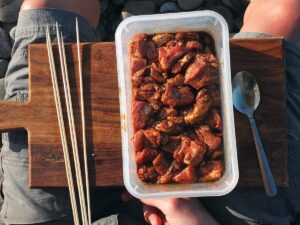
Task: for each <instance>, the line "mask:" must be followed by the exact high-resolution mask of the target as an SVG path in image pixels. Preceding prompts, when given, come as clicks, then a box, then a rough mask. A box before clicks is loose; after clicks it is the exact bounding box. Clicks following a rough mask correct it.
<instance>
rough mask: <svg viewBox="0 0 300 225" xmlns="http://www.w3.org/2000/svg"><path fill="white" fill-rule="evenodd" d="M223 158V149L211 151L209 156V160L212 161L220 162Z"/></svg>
mask: <svg viewBox="0 0 300 225" xmlns="http://www.w3.org/2000/svg"><path fill="white" fill-rule="evenodd" d="M223 156H224V150H223V149H217V150H215V151H213V152H212V153H211V154H210V158H211V159H212V160H217V159H218V160H220V159H223Z"/></svg>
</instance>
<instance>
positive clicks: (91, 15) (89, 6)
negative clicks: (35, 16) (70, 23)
mask: <svg viewBox="0 0 300 225" xmlns="http://www.w3.org/2000/svg"><path fill="white" fill-rule="evenodd" d="M38 8H57V9H64V10H67V11H72V12H75V13H77V14H79V15H81V16H83V17H85V18H86V19H87V20H88V21H89V22H90V24H91V25H92V26H93V27H94V28H96V27H97V24H98V22H99V19H100V5H99V1H98V0H24V2H23V4H22V7H21V10H26V9H38Z"/></svg>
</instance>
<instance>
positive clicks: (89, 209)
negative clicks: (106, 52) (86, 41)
mask: <svg viewBox="0 0 300 225" xmlns="http://www.w3.org/2000/svg"><path fill="white" fill-rule="evenodd" d="M76 39H77V54H78V69H79V81H80V106H81V123H82V125H81V126H82V145H83V157H84V171H85V185H86V200H87V209H88V224H89V225H90V224H91V223H92V221H91V220H92V219H91V203H90V182H89V171H88V159H87V148H86V133H85V132H86V128H85V111H84V94H83V78H82V61H81V55H80V38H79V25H78V19H77V17H76Z"/></svg>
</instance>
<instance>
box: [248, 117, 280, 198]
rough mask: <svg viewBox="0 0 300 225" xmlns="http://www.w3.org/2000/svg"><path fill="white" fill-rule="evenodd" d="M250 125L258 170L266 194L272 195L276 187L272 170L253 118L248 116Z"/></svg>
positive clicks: (275, 191) (275, 192) (274, 193)
mask: <svg viewBox="0 0 300 225" xmlns="http://www.w3.org/2000/svg"><path fill="white" fill-rule="evenodd" d="M249 121H250V125H251V128H252V133H253V137H254V141H255V147H256V153H257V156H258V161H259V165H260V170H261V174H262V178H263V182H264V186H265V191H266V194H267V195H268V196H270V197H273V196H275V195H276V194H277V187H276V184H275V181H274V178H273V175H272V171H271V168H270V165H269V162H268V159H267V156H266V153H265V150H264V147H263V144H262V142H261V139H260V135H259V133H258V130H257V127H256V123H255V120H254V118H253V117H252V118H251V117H249Z"/></svg>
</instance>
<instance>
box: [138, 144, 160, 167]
mask: <svg viewBox="0 0 300 225" xmlns="http://www.w3.org/2000/svg"><path fill="white" fill-rule="evenodd" d="M157 155H158V151H157V149H155V148H144V149H143V150H141V151H138V152H136V153H135V161H136V164H137V165H144V164H146V163H149V162H151V161H152V160H153V159H154V158H155V157H156V156H157Z"/></svg>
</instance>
